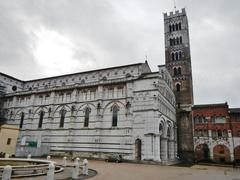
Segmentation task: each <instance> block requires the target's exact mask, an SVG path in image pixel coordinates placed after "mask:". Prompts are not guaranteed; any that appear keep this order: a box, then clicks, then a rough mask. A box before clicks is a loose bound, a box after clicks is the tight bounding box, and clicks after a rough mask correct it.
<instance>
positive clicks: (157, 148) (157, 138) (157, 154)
mask: <svg viewBox="0 0 240 180" xmlns="http://www.w3.org/2000/svg"><path fill="white" fill-rule="evenodd" d="M154 160H155V161H161V158H160V135H156V136H155V156H154Z"/></svg>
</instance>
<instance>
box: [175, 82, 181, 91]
mask: <svg viewBox="0 0 240 180" xmlns="http://www.w3.org/2000/svg"><path fill="white" fill-rule="evenodd" d="M176 90H177V92H180V90H181V85H180V84H176Z"/></svg>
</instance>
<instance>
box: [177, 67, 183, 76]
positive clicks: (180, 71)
mask: <svg viewBox="0 0 240 180" xmlns="http://www.w3.org/2000/svg"><path fill="white" fill-rule="evenodd" d="M177 74H178V75H181V74H182V69H181V68H180V67H179V68H178V70H177Z"/></svg>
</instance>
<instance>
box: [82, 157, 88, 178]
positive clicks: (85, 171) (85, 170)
mask: <svg viewBox="0 0 240 180" xmlns="http://www.w3.org/2000/svg"><path fill="white" fill-rule="evenodd" d="M83 175H84V176H88V160H87V159H84V160H83Z"/></svg>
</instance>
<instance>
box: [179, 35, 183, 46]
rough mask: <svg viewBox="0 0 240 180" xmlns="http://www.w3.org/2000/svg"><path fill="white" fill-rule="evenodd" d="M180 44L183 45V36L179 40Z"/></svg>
mask: <svg viewBox="0 0 240 180" xmlns="http://www.w3.org/2000/svg"><path fill="white" fill-rule="evenodd" d="M179 43H180V44H182V36H180V38H179Z"/></svg>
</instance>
